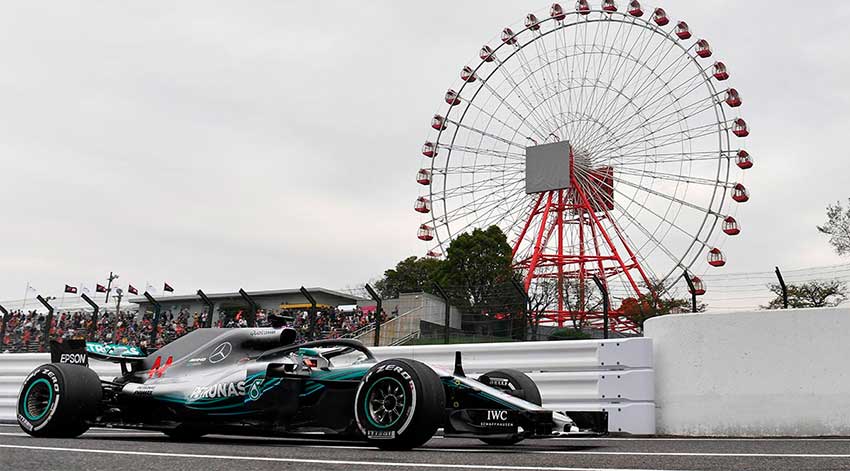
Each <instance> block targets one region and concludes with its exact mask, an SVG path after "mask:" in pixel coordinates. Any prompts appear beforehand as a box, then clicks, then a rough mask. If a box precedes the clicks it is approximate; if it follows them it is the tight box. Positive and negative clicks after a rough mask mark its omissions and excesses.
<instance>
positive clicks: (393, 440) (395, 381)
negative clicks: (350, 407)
mask: <svg viewBox="0 0 850 471" xmlns="http://www.w3.org/2000/svg"><path fill="white" fill-rule="evenodd" d="M445 408H446V397H445V392H444V391H443V385H442V382H441V381H440V377H439V376H437V374H436V373H434V371H433V370H432V369H431V368H429V367H428V366H426V365H425V364H423V363H420V362H418V361H415V360H407V359H394V360H385V361H382V362H380V363H378V364H376V365H375V366H373V367H372V368H371V369H369V371H368V372H367V373H366V375H365V376H364V377H363V379H362V381H361V382H360V386H359V387H358V389H357V394H356V396H355V400H354V420H355V422H356V424H357V427H358V428H359V429H360V432H361V433H362V434H363V436H364V437H366V440H367V441H369V442H370V443H373V444H374V445H375V446H377V447H378V448H381V449H386V450H409V449H411V448H416V447H418V446H421V445H423V444H425V442H427V441H428V440H430V439H431V437H432V436H433V435H434V433H435V432H436V431H437V428H439V427H440V426H441V425H442V424H443V420H444V416H445Z"/></svg>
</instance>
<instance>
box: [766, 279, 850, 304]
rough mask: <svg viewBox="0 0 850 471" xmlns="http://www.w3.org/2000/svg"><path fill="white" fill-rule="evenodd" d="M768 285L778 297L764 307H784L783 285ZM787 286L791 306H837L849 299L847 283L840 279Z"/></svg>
mask: <svg viewBox="0 0 850 471" xmlns="http://www.w3.org/2000/svg"><path fill="white" fill-rule="evenodd" d="M767 287H768V289H770V291H772V292H773V293H774V294H775V295H776V297H775V298H773V299H772V300H771V301H770V302H769V303H768V304H767V306H762V309H782V308H783V307H784V302H783V299H782V287H781V286H780V285H779V284H778V283H773V284H769V285H767ZM787 287H788V307H789V308H795V309H802V308H807V307H835V306H838V305H839V304H841V303H843V302H844V301H845V300H846V299H847V284H846V283H844V282H843V281H840V280H827V281H809V282H806V283H802V284H791V285H787Z"/></svg>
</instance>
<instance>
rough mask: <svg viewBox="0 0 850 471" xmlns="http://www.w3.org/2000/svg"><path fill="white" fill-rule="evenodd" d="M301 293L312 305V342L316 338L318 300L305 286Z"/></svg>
mask: <svg viewBox="0 0 850 471" xmlns="http://www.w3.org/2000/svg"><path fill="white" fill-rule="evenodd" d="M299 291H301V294H302V295H303V296H304V297H305V298H306V299H307V302H309V303H310V340H313V339H315V338H316V298H314V297H313V295H312V294H310V292H309V291H307V288H305V287H303V286H302V287H301V289H300V290H299Z"/></svg>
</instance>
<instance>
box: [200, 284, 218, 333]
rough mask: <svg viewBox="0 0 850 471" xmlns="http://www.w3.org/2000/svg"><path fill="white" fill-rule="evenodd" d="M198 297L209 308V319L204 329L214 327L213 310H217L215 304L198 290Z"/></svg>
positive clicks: (205, 320) (206, 320)
mask: <svg viewBox="0 0 850 471" xmlns="http://www.w3.org/2000/svg"><path fill="white" fill-rule="evenodd" d="M198 296H199V297H200V298H201V301H202V302H203V303H204V304H205V305H206V306H207V318H206V319H204V327H212V318H213V308H215V304H213V302H212V301H210V298H208V297H207V295H206V294H205V293H204V292H203V291H201V290H198Z"/></svg>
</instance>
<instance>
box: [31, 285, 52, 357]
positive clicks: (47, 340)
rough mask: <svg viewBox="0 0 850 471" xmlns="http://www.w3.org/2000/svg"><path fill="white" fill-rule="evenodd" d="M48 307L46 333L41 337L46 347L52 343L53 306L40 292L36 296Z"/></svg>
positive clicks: (45, 321)
mask: <svg viewBox="0 0 850 471" xmlns="http://www.w3.org/2000/svg"><path fill="white" fill-rule="evenodd" d="M35 299H38V302H40V303H41V304H43V305H44V307H45V308H46V309H47V319H45V320H44V335H43V336H42V337H41V343H42V346H43V347H44V348H45V349H46V348H47V346H48V345H49V344H50V327H51V326H53V306H51V305H50V303H48V302H47V300H46V299H44V298H43V297H41V295H40V294H39V295H38V296H36V297H35Z"/></svg>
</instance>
